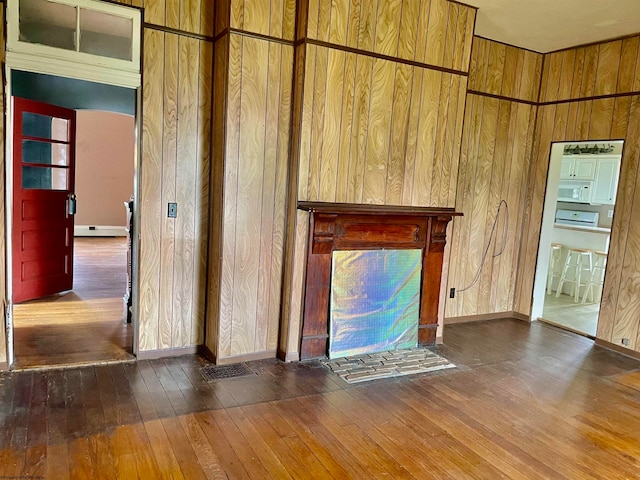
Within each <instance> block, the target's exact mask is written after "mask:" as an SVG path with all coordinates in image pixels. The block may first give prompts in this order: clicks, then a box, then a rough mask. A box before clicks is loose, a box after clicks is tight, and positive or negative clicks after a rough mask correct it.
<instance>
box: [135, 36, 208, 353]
mask: <svg viewBox="0 0 640 480" xmlns="http://www.w3.org/2000/svg"><path fill="white" fill-rule="evenodd" d="M212 61H213V59H212V51H211V46H210V45H209V44H207V43H206V42H203V41H200V40H196V39H194V38H190V37H186V36H184V37H183V36H178V35H174V34H169V33H164V32H159V31H155V30H151V29H147V30H145V62H144V65H145V71H144V85H143V109H144V117H143V133H142V134H143V145H144V148H143V156H142V168H141V191H140V197H141V201H140V202H139V204H140V210H141V212H140V218H141V226H140V236H141V240H140V319H139V322H140V328H139V330H140V340H139V348H140V350H141V351H146V350H157V349H163V348H180V347H187V346H192V345H199V344H201V343H203V340H204V338H203V335H204V308H205V305H204V298H205V281H206V267H207V265H206V260H205V258H203V257H205V255H204V253H205V252H206V242H207V238H206V235H205V234H204V233H203V229H205V228H206V226H207V224H208V221H209V210H208V205H209V203H208V192H209V184H208V177H209V164H210V155H211V152H210V150H211V146H210V145H211V144H210V137H211V125H210V118H211V93H210V88H211V73H212V71H213V68H212ZM168 202H177V203H178V216H177V218H175V219H169V218H166V215H165V210H164V209H165V207H163V205H164V206H166V204H167V203H168Z"/></svg>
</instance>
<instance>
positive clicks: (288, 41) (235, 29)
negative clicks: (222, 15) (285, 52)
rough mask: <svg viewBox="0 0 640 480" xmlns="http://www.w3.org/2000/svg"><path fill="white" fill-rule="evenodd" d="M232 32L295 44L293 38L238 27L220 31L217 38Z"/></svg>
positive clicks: (259, 38)
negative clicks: (273, 35) (288, 38)
mask: <svg viewBox="0 0 640 480" xmlns="http://www.w3.org/2000/svg"><path fill="white" fill-rule="evenodd" d="M231 33H234V34H236V35H242V36H244V37H251V38H256V39H258V40H265V41H267V42H274V43H281V44H283V45H291V46H293V45H294V44H295V42H294V41H293V40H287V39H285V38H279V37H272V36H271V35H263V34H262V33H256V32H249V31H247V30H240V29H238V28H228V29H225V30H224V31H222V32H220V34H219V35H218V36H217V37H216V38H218V37H219V36H224V35H225V34H231Z"/></svg>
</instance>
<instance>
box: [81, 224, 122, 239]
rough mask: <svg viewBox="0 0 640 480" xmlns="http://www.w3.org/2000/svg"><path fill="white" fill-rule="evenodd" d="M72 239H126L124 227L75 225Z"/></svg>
mask: <svg viewBox="0 0 640 480" xmlns="http://www.w3.org/2000/svg"><path fill="white" fill-rule="evenodd" d="M73 236H74V237H126V236H127V229H126V227H120V226H113V225H75V226H74V227H73Z"/></svg>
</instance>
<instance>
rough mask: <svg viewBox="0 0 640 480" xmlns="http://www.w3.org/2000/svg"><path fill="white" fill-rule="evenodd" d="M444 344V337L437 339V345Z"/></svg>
mask: <svg viewBox="0 0 640 480" xmlns="http://www.w3.org/2000/svg"><path fill="white" fill-rule="evenodd" d="M443 343H444V337H436V345H442V344H443Z"/></svg>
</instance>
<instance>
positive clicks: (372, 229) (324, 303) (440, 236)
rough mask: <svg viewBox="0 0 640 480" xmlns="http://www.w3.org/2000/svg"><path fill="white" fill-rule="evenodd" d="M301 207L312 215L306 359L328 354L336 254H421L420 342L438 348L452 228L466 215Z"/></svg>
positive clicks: (451, 211)
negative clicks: (455, 220) (449, 229)
mask: <svg viewBox="0 0 640 480" xmlns="http://www.w3.org/2000/svg"><path fill="white" fill-rule="evenodd" d="M298 208H299V209H301V210H306V211H309V212H310V213H311V215H310V219H309V221H310V228H309V244H308V252H307V275H306V281H305V298H304V313H303V319H302V338H301V345H300V358H301V359H303V360H304V359H310V358H317V357H323V356H325V355H326V354H327V347H328V342H329V326H328V320H329V293H330V287H331V259H332V252H333V251H334V250H369V249H391V248H393V249H409V248H411V249H421V250H422V252H423V260H422V279H421V299H420V319H419V325H418V343H419V344H420V345H432V344H434V343H435V339H436V329H437V326H438V300H439V296H440V280H441V276H442V260H443V256H444V247H445V244H446V231H447V224H448V223H449V222H450V221H451V219H452V218H453V217H454V216H460V215H462V213H460V212H456V211H455V210H454V209H453V208H432V207H404V206H398V205H392V206H389V205H365V204H347V203H321V202H298Z"/></svg>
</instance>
